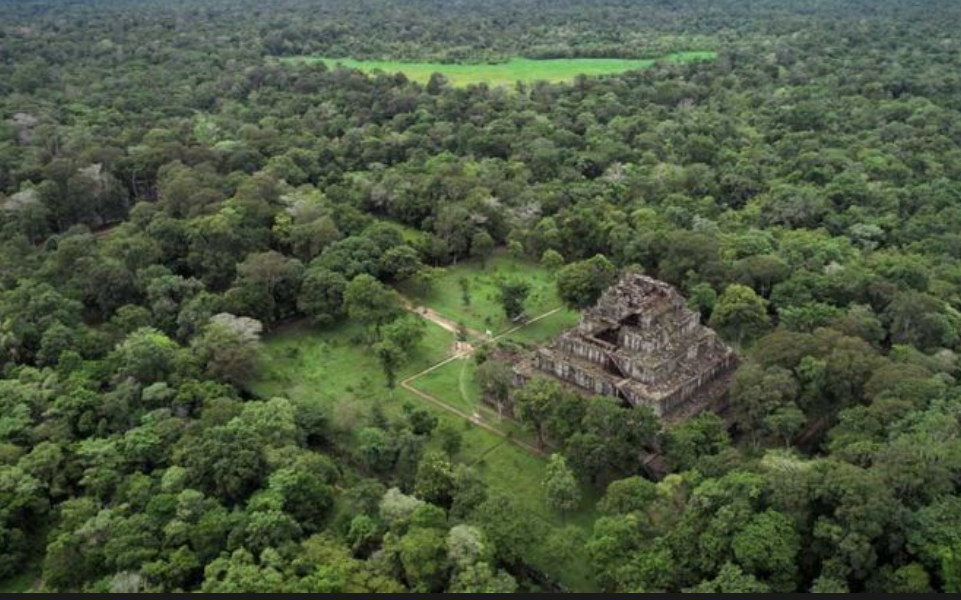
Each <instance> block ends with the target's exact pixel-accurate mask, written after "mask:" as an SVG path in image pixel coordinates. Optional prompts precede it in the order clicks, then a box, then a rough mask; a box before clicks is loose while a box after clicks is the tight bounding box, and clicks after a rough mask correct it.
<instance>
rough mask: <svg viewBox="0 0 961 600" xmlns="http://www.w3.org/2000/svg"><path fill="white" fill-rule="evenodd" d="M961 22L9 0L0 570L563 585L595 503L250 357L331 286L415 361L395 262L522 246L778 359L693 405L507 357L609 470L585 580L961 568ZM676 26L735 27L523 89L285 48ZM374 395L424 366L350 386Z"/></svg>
mask: <svg viewBox="0 0 961 600" xmlns="http://www.w3.org/2000/svg"><path fill="white" fill-rule="evenodd" d="M815 4H816V6H815ZM958 24H959V14H958V8H957V3H956V2H949V1H942V0H929V1H927V2H923V3H917V2H915V3H912V2H906V1H902V0H822V1H819V2H817V3H811V2H807V1H804V0H797V1H795V2H783V1H781V0H754V1H751V2H747V1H744V0H711V1H708V0H692V1H690V2H660V1H657V0H636V1H634V2H622V1H620V0H596V1H593V2H586V1H585V0H529V1H525V2H518V1H516V0H486V1H484V2H456V3H451V2H448V1H446V0H403V1H400V0H323V1H321V2H316V1H310V2H308V1H307V0H291V1H289V2H283V3H270V5H269V6H267V5H264V3H257V2H254V1H253V0H207V1H205V2H184V1H182V0H162V1H157V2H136V3H129V2H117V1H115V0H91V1H89V2H66V1H61V0H45V1H43V2H7V3H5V4H4V12H3V20H2V23H0V109H2V110H0V375H2V379H0V578H3V579H6V578H7V577H8V576H11V575H18V574H23V575H24V577H25V579H28V580H29V582H30V583H33V582H42V585H43V586H44V587H45V588H47V589H49V590H51V591H65V592H73V591H97V592H106V591H115V592H140V591H150V592H174V591H185V592H191V591H198V590H200V591H208V592H253V591H260V592H265V593H271V592H281V591H287V592H358V593H369V592H397V591H403V590H404V589H407V588H409V589H414V590H417V591H464V592H467V591H513V590H515V589H517V588H518V586H519V585H520V586H521V587H522V588H524V589H526V588H530V587H532V586H531V583H532V582H531V581H525V579H526V577H525V576H524V575H523V574H529V573H532V569H535V568H536V567H535V565H534V564H533V563H535V562H536V564H537V565H541V566H542V565H545V564H558V563H559V562H560V560H561V554H563V553H564V548H565V545H564V544H562V543H559V542H558V541H557V539H553V541H552V542H551V543H546V542H545V543H540V542H542V541H544V540H548V539H550V538H556V536H557V535H563V533H562V534H557V533H556V531H555V532H553V533H551V532H549V531H548V529H547V526H546V525H545V524H544V522H543V521H542V520H540V519H539V518H532V516H531V515H530V514H529V512H528V511H529V507H528V506H519V505H518V504H516V503H514V502H512V501H510V500H507V499H505V498H504V497H502V496H500V495H498V494H496V493H490V494H489V493H488V490H487V489H486V487H485V485H484V483H483V479H482V477H481V474H483V476H484V477H487V478H489V477H496V476H497V474H496V473H491V472H490V471H493V469H489V468H488V467H487V465H485V464H484V463H483V459H482V458H481V457H478V456H476V455H474V454H473V453H474V452H475V450H477V444H476V443H474V442H475V440H474V438H473V437H470V436H465V439H464V440H461V436H460V434H459V432H458V430H457V427H458V426H460V423H458V424H457V425H455V426H454V427H453V428H451V426H450V424H449V423H447V422H446V421H445V422H442V423H440V424H438V421H437V415H436V413H434V412H431V411H429V410H427V409H426V408H425V407H423V406H420V405H413V406H412V407H411V408H410V409H408V410H407V411H405V412H404V414H394V413H391V414H385V413H386V412H387V411H384V412H380V413H378V412H377V411H376V410H371V411H365V410H360V411H358V413H357V415H355V425H356V427H353V428H351V429H350V431H347V432H345V431H343V430H338V429H337V428H336V427H334V426H333V425H334V424H335V422H336V421H337V419H335V416H336V417H340V416H341V415H333V414H331V415H327V414H326V411H324V410H322V409H320V408H318V406H320V405H318V406H304V405H299V404H294V403H291V402H289V401H287V400H285V399H284V398H275V399H272V400H259V399H257V398H254V397H251V396H252V394H251V391H250V390H251V389H253V388H254V387H255V386H252V385H251V383H252V382H254V381H256V379H257V377H258V370H259V367H260V361H259V358H260V354H261V350H260V336H261V334H262V333H263V332H269V331H271V330H272V329H274V328H275V327H279V326H281V325H282V324H284V323H285V322H286V321H287V320H288V319H297V318H299V317H301V316H306V317H308V318H309V319H311V320H312V321H313V323H314V324H316V325H318V326H320V327H319V328H318V330H319V331H320V333H319V335H323V330H322V327H326V326H338V325H340V324H342V323H343V322H344V321H345V320H348V319H353V320H357V321H360V322H361V323H363V324H364V325H367V327H368V330H367V335H368V337H367V340H368V341H369V342H370V345H371V346H372V348H371V351H372V352H373V353H375V354H376V356H377V357H378V358H380V360H381V362H382V365H383V366H384V371H385V374H386V375H387V378H388V380H390V381H391V382H392V383H393V382H394V380H395V379H396V378H397V376H398V373H399V372H400V369H402V368H403V366H404V364H405V361H406V360H407V359H408V358H409V357H410V356H411V354H412V353H414V352H418V351H419V350H420V348H419V343H420V340H421V339H422V336H423V331H422V329H421V327H422V325H421V321H420V320H417V319H413V318H410V317H406V318H404V317H401V315H402V314H403V304H402V301H401V299H400V298H399V297H398V296H397V295H396V293H395V292H394V290H393V286H394V285H395V284H398V283H401V282H405V286H407V285H409V286H413V287H418V288H422V289H425V290H426V289H427V288H428V287H429V285H430V282H431V281H432V279H433V278H434V277H435V276H436V273H437V271H436V270H435V269H437V268H442V267H444V266H446V265H449V264H451V263H454V262H456V261H460V260H465V259H468V258H475V259H478V260H479V261H481V262H483V261H485V260H487V258H488V257H489V256H491V255H492V254H493V253H497V252H502V251H506V252H508V253H509V256H510V257H511V259H510V261H511V262H512V264H519V261H521V260H525V259H527V260H530V259H532V260H541V261H542V262H543V264H544V265H545V266H546V267H547V268H548V269H550V270H552V271H557V277H558V288H559V290H560V291H561V296H562V297H563V298H564V300H565V302H566V303H568V304H569V305H570V306H573V307H577V308H579V307H583V306H587V305H590V304H591V303H593V302H594V301H595V300H596V298H597V296H598V295H599V294H600V293H601V292H602V291H603V290H604V289H605V288H606V287H607V286H608V285H609V284H610V283H611V281H613V277H614V273H616V272H620V271H623V270H626V269H631V268H641V269H643V270H644V272H646V273H649V274H650V275H651V276H654V277H658V278H660V279H663V280H666V281H669V282H670V283H672V284H674V285H676V286H678V287H679V288H680V289H681V290H682V291H683V292H684V293H685V295H686V296H687V297H688V298H689V301H690V305H691V306H692V308H694V309H696V310H697V311H699V312H700V314H701V315H702V318H703V319H704V321H705V322H707V323H710V324H712V325H713V326H714V327H715V328H716V329H717V330H718V331H719V333H720V334H721V335H722V336H723V337H724V338H725V339H727V340H728V341H730V342H732V343H736V344H738V345H739V346H740V348H741V350H742V353H743V354H744V356H743V358H744V361H743V363H742V366H741V368H740V370H739V372H738V373H737V374H736V375H735V376H734V380H733V385H732V387H731V395H730V410H729V412H728V413H726V414H725V418H724V419H721V418H718V417H715V416H713V415H701V416H699V417H696V418H694V419H690V420H688V421H686V422H683V423H677V424H671V425H670V426H669V427H661V424H660V423H659V422H658V421H657V420H656V419H655V418H654V417H653V415H651V414H650V413H648V412H647V411H644V410H636V409H629V408H627V407H625V406H622V405H621V403H620V402H619V401H616V400H613V399H585V398H581V397H580V396H578V395H576V394H572V393H570V391H568V390H566V389H562V388H555V387H553V386H551V385H550V384H545V383H539V382H534V383H532V384H531V386H529V387H528V388H527V389H524V390H513V389H512V387H513V379H512V375H513V374H512V371H511V363H509V362H505V361H503V360H501V359H500V358H498V357H497V356H496V355H495V357H494V358H492V359H490V360H487V361H486V362H484V363H483V364H482V365H480V366H479V367H478V374H479V378H478V380H479V382H480V384H481V387H482V391H483V392H484V393H485V394H486V395H487V396H488V397H489V398H490V399H491V401H492V402H493V403H494V404H495V405H496V406H497V407H498V408H499V409H500V412H502V413H503V414H505V415H509V414H510V409H511V408H512V407H513V409H514V416H516V417H517V418H518V419H519V420H520V421H521V422H522V424H524V425H526V426H527V427H528V428H530V429H531V430H532V431H534V432H535V433H536V435H537V436H538V437H539V438H540V439H541V442H542V444H543V445H544V446H545V448H546V447H547V446H548V445H551V446H553V447H554V448H553V450H556V451H557V452H559V453H562V454H563V455H564V456H565V458H566V462H567V466H569V467H570V468H571V470H572V471H573V472H574V473H575V474H576V475H577V476H578V478H579V480H580V481H578V482H576V483H577V484H579V485H591V484H593V485H594V486H596V487H603V486H604V485H605V484H607V483H608V482H610V481H612V480H613V483H611V485H609V486H607V489H608V491H607V494H606V496H605V499H604V500H603V502H602V503H601V504H600V509H601V511H602V512H603V515H604V516H603V517H602V518H600V519H599V520H598V521H597V523H596V525H595V527H594V533H593V536H592V537H591V539H590V540H588V541H586V542H585V543H583V544H582V543H581V542H580V540H581V538H580V537H578V536H575V535H571V536H569V537H570V539H567V540H561V541H564V542H566V543H567V545H566V547H567V548H570V547H572V546H575V545H576V546H577V547H578V549H580V547H581V546H584V547H586V548H587V550H588V551H589V553H590V554H591V557H592V559H593V560H592V565H591V569H590V571H591V573H590V574H591V575H593V576H594V579H595V581H594V582H586V583H585V584H584V587H585V589H584V590H578V591H591V589H590V588H591V583H597V584H598V585H599V586H601V587H603V588H605V589H610V590H617V591H632V592H651V591H661V590H664V591H672V592H674V591H685V590H691V591H700V592H747V591H778V592H781V591H784V592H787V591H819V592H828V591H853V592H877V591H899V592H925V591H928V590H931V589H933V590H936V591H948V592H957V591H959V590H961V557H959V556H961V555H959V550H958V548H959V544H961V541H959V539H957V538H958V536H957V534H956V532H957V531H958V530H959V527H961V516H959V515H961V509H959V507H958V506H957V495H958V481H959V473H961V453H959V439H961V431H959V426H958V423H959V422H961V421H959V415H961V408H959V406H961V393H959V387H958V384H957V380H958V376H959V373H958V366H957V360H956V356H955V353H956V352H957V351H959V350H961V336H959V330H961V327H959V325H961V314H959V309H961V300H959V298H961V269H959V267H958V259H959V258H961V234H959V233H958V232H959V231H961V216H959V214H961V213H959V210H958V207H959V205H961V191H959V189H961V188H959V181H961V118H959V113H961V77H959V75H958V74H959V73H961V68H959V67H961V46H959V42H958V36H957V30H958ZM681 50H716V51H717V52H718V56H717V58H716V60H712V61H708V62H700V63H685V64H658V65H655V66H653V67H652V68H650V69H647V70H644V71H636V72H629V73H623V74H620V75H615V76H610V77H604V78H579V79H578V80H576V81H575V82H573V83H572V84H570V85H560V84H548V83H538V84H535V85H526V84H525V85H521V86H516V87H512V88H510V89H505V90H498V89H492V88H491V87H490V86H484V85H479V86H473V87H470V88H457V87H455V86H453V85H449V84H447V83H445V82H444V81H442V80H441V79H439V78H434V79H432V80H431V82H430V83H429V84H428V85H426V86H421V85H419V84H416V83H413V82H410V81H408V80H407V79H406V78H405V77H403V76H398V75H396V74H392V73H384V74H381V75H374V76H366V75H363V74H361V73H359V72H356V71H351V70H349V69H342V68H334V69H330V68H327V67H325V66H320V65H298V64H293V63H290V62H287V61H284V60H281V59H283V58H285V57H291V56H298V55H325V56H335V57H336V56H341V57H352V58H358V59H385V60H392V61H398V60H416V61H445V62H457V63H464V62H473V63H483V62H490V61H495V62H496V61H504V60H507V59H509V58H512V57H517V56H524V57H527V58H560V59H564V58H571V57H578V58H585V57H605V58H610V57H620V58H646V57H652V56H663V55H665V54H669V53H671V52H675V51H681ZM497 246H503V247H504V248H497ZM568 261H570V264H569V265H568V266H566V267H565V266H564V265H565V263H567V262H568ZM428 265H429V266H428ZM405 289H407V288H406V287H405ZM480 289H481V288H480V286H477V287H476V288H475V289H470V286H466V287H465V288H464V289H462V290H461V296H462V301H463V304H464V306H465V307H468V306H469V305H472V304H473V305H474V306H477V305H480V304H481V301H482V300H483V301H484V302H490V301H492V300H497V299H498V298H483V299H481V298H480V297H479V293H480V292H479V291H478V290H480ZM536 293H537V292H536V289H535V290H534V291H533V292H532V291H531V289H530V288H528V287H527V285H526V282H524V281H523V280H522V279H519V278H516V277H515V278H510V277H508V278H506V280H505V281H503V282H502V287H501V294H500V298H499V300H500V301H501V302H502V304H503V307H504V310H505V313H506V314H507V315H508V316H509V317H510V318H512V319H513V318H519V317H521V316H523V315H524V313H525V306H526V305H527V304H529V305H530V306H533V305H534V304H535V302H537V301H539V300H542V298H534V297H533V296H532V297H531V298H530V302H529V303H528V302H527V300H528V295H531V294H533V295H536ZM472 294H474V295H475V296H474V297H473V298H472ZM462 336H463V337H465V338H469V337H471V336H470V332H467V331H464V332H462ZM316 392H317V393H318V394H321V393H323V392H324V390H316ZM511 392H515V397H514V398H513V399H512V398H511V397H510V395H511ZM369 393H375V394H380V393H383V394H389V393H401V392H395V391H392V390H384V389H380V388H379V386H378V390H377V391H375V392H370V390H368V389H363V390H361V389H357V390H352V392H351V397H349V398H338V399H337V400H338V401H343V403H344V404H349V405H350V406H367V405H363V404H362V402H361V401H362V400H363V399H364V398H365V396H366V395H368V394H369ZM512 402H513V404H512ZM368 412H369V413H370V414H368ZM727 419H730V421H731V423H730V424H728V423H727ZM728 425H730V426H728ZM795 442H798V447H794V446H793V444H794V443H795ZM505 443H507V442H505ZM654 450H656V451H658V452H660V454H661V457H660V459H659V461H658V462H656V463H655V464H654V466H655V467H658V468H666V470H667V471H669V473H668V476H667V477H665V478H664V479H663V480H662V481H660V482H658V483H654V482H650V481H647V480H645V479H643V478H641V477H642V474H643V473H646V472H647V469H645V468H644V466H642V461H643V460H644V457H645V454H646V453H647V452H649V451H654ZM532 460H533V459H532ZM475 462H476V463H477V465H476V468H473V467H468V466H466V465H465V464H463V463H469V464H474V463H475ZM647 466H648V467H650V466H651V465H650V464H648V465H647ZM485 469H486V470H485ZM569 475H570V474H569V473H567V472H566V471H565V470H564V469H560V468H559V467H557V466H556V465H555V467H554V468H552V477H551V484H550V486H549V487H550V489H551V496H552V501H553V502H554V504H553V506H555V507H556V508H558V509H561V510H566V509H567V508H569V507H570V506H572V505H573V504H575V502H573V500H572V498H573V495H572V490H573V489H574V488H573V487H572V485H571V483H572V479H571V477H569ZM511 483H513V482H505V485H510V484H511ZM393 488H396V489H393ZM387 490H390V491H387ZM407 494H413V495H407ZM418 496H419V497H418ZM587 497H590V496H589V495H588V496H587ZM428 501H429V502H431V503H436V504H427V502H428ZM335 505H336V506H337V509H336V510H334V506H335ZM585 514H586V513H585ZM582 516H583V515H581V514H578V515H577V519H576V523H577V524H578V525H579V526H581V525H583V522H584V520H585V518H582ZM573 521H575V520H572V523H573ZM561 531H562V532H564V531H568V530H567V529H564V530H561ZM556 542H557V543H556ZM452 548H453V549H455V550H454V551H453V552H452V551H451V550H452ZM465 549H466V550H465ZM471 549H474V550H477V551H476V552H474V551H473V550H471ZM478 549H479V550H478ZM545 549H546V550H545ZM544 554H551V555H550V556H544ZM554 554H556V556H554ZM507 567H510V572H511V573H512V574H514V575H518V576H519V579H520V581H515V580H514V579H513V577H512V575H508V574H507V572H505V568H507ZM37 569H40V570H41V571H42V572H41V573H39V574H37V573H36V572H35V571H36V570H37ZM531 579H535V580H536V579H539V578H537V577H532V578H531Z"/></svg>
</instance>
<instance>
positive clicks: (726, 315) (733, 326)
mask: <svg viewBox="0 0 961 600" xmlns="http://www.w3.org/2000/svg"><path fill="white" fill-rule="evenodd" d="M769 326H770V321H769V319H768V315H767V303H766V302H765V301H764V299H763V298H760V297H759V296H758V295H757V294H756V293H755V292H754V290H752V289H751V288H749V287H747V286H743V285H736V284H735V285H730V286H728V288H727V289H726V290H724V293H723V294H721V298H720V299H719V300H718V302H717V306H716V307H715V309H714V312H713V314H712V315H711V327H713V328H714V329H715V330H717V332H718V333H720V334H721V335H723V336H724V337H726V338H727V339H729V340H731V341H733V342H734V343H736V344H742V343H744V342H747V341H750V340H753V339H755V338H757V337H758V336H760V335H761V334H762V333H764V331H765V330H767V328H768V327H769Z"/></svg>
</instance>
